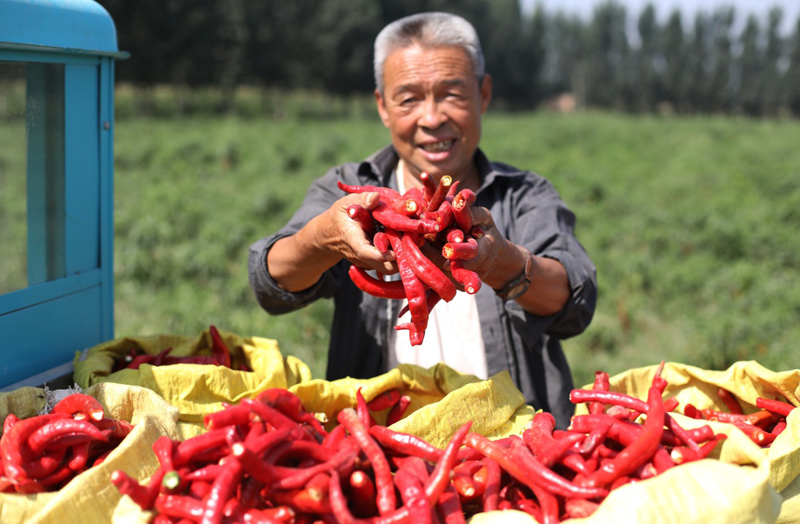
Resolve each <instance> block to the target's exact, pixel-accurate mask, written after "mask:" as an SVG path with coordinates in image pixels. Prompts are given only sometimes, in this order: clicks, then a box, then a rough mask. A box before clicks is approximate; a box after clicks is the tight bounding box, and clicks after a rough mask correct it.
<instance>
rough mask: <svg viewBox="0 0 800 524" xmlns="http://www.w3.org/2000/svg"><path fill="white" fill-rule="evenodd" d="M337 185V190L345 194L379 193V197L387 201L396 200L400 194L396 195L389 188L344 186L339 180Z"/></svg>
mask: <svg viewBox="0 0 800 524" xmlns="http://www.w3.org/2000/svg"><path fill="white" fill-rule="evenodd" d="M337 185H338V186H339V189H341V190H342V191H344V192H345V193H351V194H352V193H380V195H381V197H385V198H388V199H392V200H394V199H396V198H400V193H398V192H397V191H395V190H394V189H391V188H388V187H379V186H373V185H362V186H357V185H349V184H345V183H344V182H342V181H341V180H339V181H338V182H337Z"/></svg>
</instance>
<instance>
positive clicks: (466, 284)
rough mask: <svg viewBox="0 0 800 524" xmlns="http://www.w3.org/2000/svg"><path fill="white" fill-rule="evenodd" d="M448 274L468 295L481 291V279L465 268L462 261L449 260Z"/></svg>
mask: <svg viewBox="0 0 800 524" xmlns="http://www.w3.org/2000/svg"><path fill="white" fill-rule="evenodd" d="M450 273H452V275H453V278H454V279H455V280H456V282H458V283H459V284H461V286H463V288H464V291H466V292H467V293H468V294H470V295H474V294H475V293H477V292H478V291H479V290H480V289H481V285H482V284H483V283H482V282H481V278H480V277H479V276H478V274H477V273H476V272H474V271H472V270H470V269H467V268H465V267H464V262H463V261H462V260H450Z"/></svg>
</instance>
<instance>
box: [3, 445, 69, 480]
mask: <svg viewBox="0 0 800 524" xmlns="http://www.w3.org/2000/svg"><path fill="white" fill-rule="evenodd" d="M66 455H67V448H66V447H65V448H60V449H54V450H48V451H46V452H44V453H43V454H42V455H41V456H39V457H37V458H35V459H32V460H30V461H26V462H23V463H22V469H23V471H24V473H25V476H26V477H28V478H32V479H36V478H40V477H45V476H47V475H49V474H51V473H53V472H54V471H55V470H56V469H57V468H58V467H59V466H60V465H61V464H62V463H63V462H64V457H66ZM12 478H13V477H12Z"/></svg>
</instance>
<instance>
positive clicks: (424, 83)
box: [375, 45, 492, 180]
mask: <svg viewBox="0 0 800 524" xmlns="http://www.w3.org/2000/svg"><path fill="white" fill-rule="evenodd" d="M383 82H384V91H383V94H381V93H380V92H378V91H376V92H375V99H376V101H377V104H378V113H379V114H380V116H381V120H383V123H384V125H386V127H388V128H389V131H390V133H391V136H392V144H393V145H394V147H395V149H396V150H397V152H398V154H399V155H400V157H401V158H402V159H403V161H404V162H405V165H406V168H407V169H408V170H409V171H410V172H411V174H413V175H414V176H419V174H420V173H421V172H422V171H427V172H428V173H429V174H431V175H433V176H434V178H436V179H438V178H439V177H441V176H443V175H450V176H452V177H453V179H454V180H459V179H461V178H464V177H466V176H467V174H468V173H470V172H471V171H470V170H474V169H475V168H474V163H473V156H474V154H475V150H476V149H477V147H478V141H479V140H480V135H481V114H483V113H484V112H485V111H486V108H487V107H488V105H489V100H490V99H491V92H492V89H491V80H490V78H489V77H488V75H487V76H485V77H484V81H483V83H482V85H479V84H478V79H477V78H476V77H475V74H474V71H473V68H472V62H471V61H470V59H469V55H468V54H467V52H466V51H465V50H464V49H462V48H460V47H455V46H452V47H450V46H448V47H431V48H423V47H419V46H416V45H413V46H411V47H407V48H404V49H399V50H397V51H394V52H393V53H391V54H390V55H389V56H388V57H387V59H386V63H385V64H384V68H383Z"/></svg>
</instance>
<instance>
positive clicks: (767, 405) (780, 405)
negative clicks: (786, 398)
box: [756, 397, 795, 417]
mask: <svg viewBox="0 0 800 524" xmlns="http://www.w3.org/2000/svg"><path fill="white" fill-rule="evenodd" d="M756 407H757V408H760V409H766V410H767V411H771V412H773V413H776V414H778V415H782V416H784V417H788V416H789V413H791V412H792V411H793V410H794V409H795V406H793V405H792V404H789V403H788V402H783V401H780V400H773V399H769V398H765V397H758V398H756Z"/></svg>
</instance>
